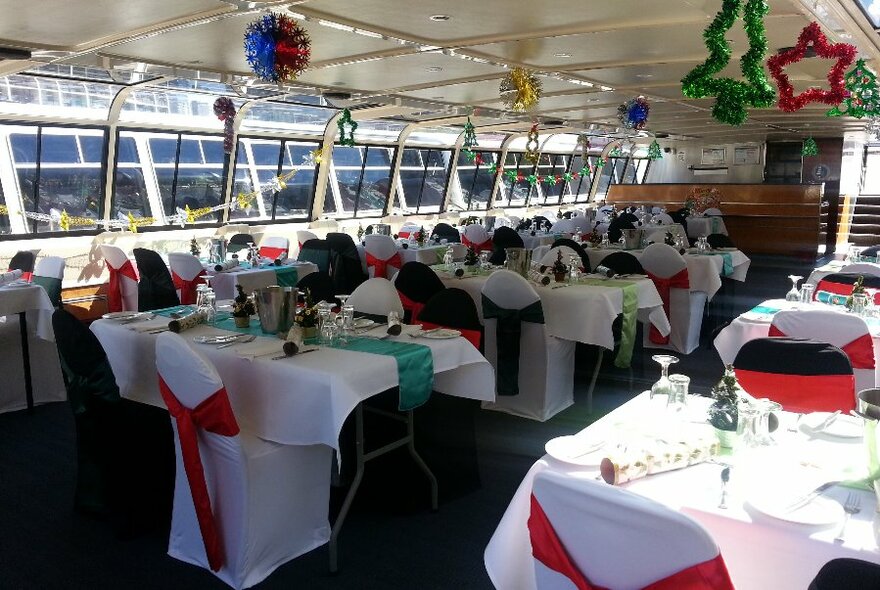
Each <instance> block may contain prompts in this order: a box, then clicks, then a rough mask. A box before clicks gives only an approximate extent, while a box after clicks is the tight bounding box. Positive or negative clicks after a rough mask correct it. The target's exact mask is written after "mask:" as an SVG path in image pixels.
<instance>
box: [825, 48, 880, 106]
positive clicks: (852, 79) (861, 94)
mask: <svg viewBox="0 0 880 590" xmlns="http://www.w3.org/2000/svg"><path fill="white" fill-rule="evenodd" d="M844 80H845V83H846V89H847V90H849V96H848V97H846V99H844V101H843V107H844V108H843V109H841V108H840V106H836V107H834V108H833V109H831V110H830V111H828V112H827V113H825V114H826V115H827V116H829V117H840V116H842V115H849V116H850V117H855V118H856V119H861V118H863V117H876V116H877V115H880V87H878V85H877V75H876V74H875V73H874V72H872V71H871V70H869V69H868V66H866V65H865V60H863V59H859V60H858V61H856V65H855V66H853V69H852V70H850V71H849V73H848V74H847V75H846V77H845V78H844Z"/></svg>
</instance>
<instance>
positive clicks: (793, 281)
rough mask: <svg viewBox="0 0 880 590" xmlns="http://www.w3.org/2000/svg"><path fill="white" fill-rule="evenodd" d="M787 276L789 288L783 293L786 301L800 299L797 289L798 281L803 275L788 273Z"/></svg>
mask: <svg viewBox="0 0 880 590" xmlns="http://www.w3.org/2000/svg"><path fill="white" fill-rule="evenodd" d="M788 278H789V279H791V290H790V291H789V292H788V293H786V294H785V300H786V301H800V300H801V293H800V291H798V286H797V284H798V281H800V280H801V279H803V278H804V277H799V276H797V275H788Z"/></svg>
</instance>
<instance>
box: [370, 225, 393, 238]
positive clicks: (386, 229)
mask: <svg viewBox="0 0 880 590" xmlns="http://www.w3.org/2000/svg"><path fill="white" fill-rule="evenodd" d="M373 233H374V234H379V235H380V236H390V235H391V226H390V225H388V224H387V223H374V224H373Z"/></svg>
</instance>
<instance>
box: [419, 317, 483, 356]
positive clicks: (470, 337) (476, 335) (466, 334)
mask: <svg viewBox="0 0 880 590" xmlns="http://www.w3.org/2000/svg"><path fill="white" fill-rule="evenodd" d="M413 323H415V322H413ZM418 323H419V324H421V325H422V329H423V330H433V329H435V328H449V329H450V330H458V331H459V332H461V337H462V338H464V339H465V340H467V341H468V342H470V343H471V344H473V345H474V348H476V349H477V350H480V331H479V330H467V329H464V328H455V327H452V326H444V325H443V324H435V323H433V322H418Z"/></svg>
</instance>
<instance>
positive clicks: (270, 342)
mask: <svg viewBox="0 0 880 590" xmlns="http://www.w3.org/2000/svg"><path fill="white" fill-rule="evenodd" d="M283 346H284V340H280V339H278V338H257V339H256V340H254V341H253V342H249V343H247V344H240V345H238V346H236V347H235V348H234V350H235V354H237V355H238V356H240V357H241V358H243V359H248V360H251V361H252V360H254V359H255V358H257V357H262V356H268V355H273V356H278V355H281V354H284V351H282V350H281V349H282V347H283Z"/></svg>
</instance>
